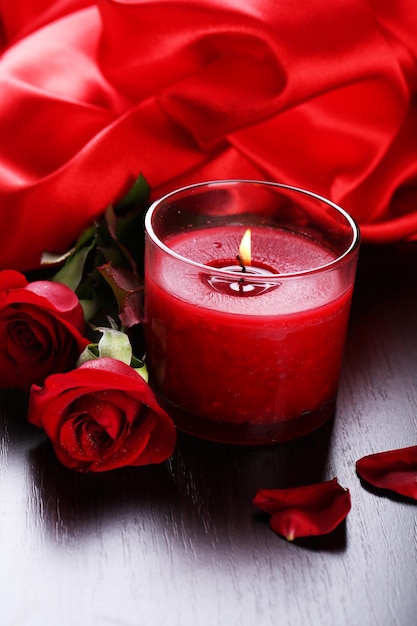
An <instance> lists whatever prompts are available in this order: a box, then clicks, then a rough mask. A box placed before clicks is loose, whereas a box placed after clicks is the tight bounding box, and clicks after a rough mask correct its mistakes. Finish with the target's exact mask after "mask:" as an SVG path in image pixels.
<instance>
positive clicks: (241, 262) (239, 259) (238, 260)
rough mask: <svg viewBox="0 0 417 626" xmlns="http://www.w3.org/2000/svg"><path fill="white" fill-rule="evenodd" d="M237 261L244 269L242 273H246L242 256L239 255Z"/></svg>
mask: <svg viewBox="0 0 417 626" xmlns="http://www.w3.org/2000/svg"><path fill="white" fill-rule="evenodd" d="M236 259H237V262H238V263H239V265H240V267H241V269H242V272H246V266H245V264H244V262H243V261H242V258H241V256H240V254H238V255H237V257H236Z"/></svg>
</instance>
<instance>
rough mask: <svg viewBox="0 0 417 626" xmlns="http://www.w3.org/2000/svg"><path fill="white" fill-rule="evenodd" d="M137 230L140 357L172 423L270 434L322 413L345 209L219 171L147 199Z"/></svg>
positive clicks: (228, 437) (264, 438)
mask: <svg viewBox="0 0 417 626" xmlns="http://www.w3.org/2000/svg"><path fill="white" fill-rule="evenodd" d="M145 230H146V244H145V337H146V350H147V365H148V370H149V376H150V383H151V385H152V387H153V389H154V391H155V393H156V395H157V397H158V399H159V401H160V403H161V405H162V406H163V407H164V408H165V409H166V410H167V412H168V413H169V414H170V415H171V417H172V419H173V420H174V422H175V424H176V425H177V427H178V428H179V429H180V430H183V431H185V432H187V433H189V434H192V435H195V436H198V437H202V438H205V439H209V440H213V441H219V442H227V443H236V444H270V443H275V442H282V441H286V440H290V439H294V438H296V437H300V436H301V435H305V434H307V433H309V432H311V431H313V430H315V429H316V428H318V427H319V426H320V425H322V424H323V423H324V422H325V421H326V420H327V419H328V418H330V417H331V416H332V415H333V413H334V410H335V404H336V396H337V388H338V382H339V374H340V368H341V362H342V356H343V348H344V343H345V336H346V330H347V325H348V318H349V310H350V303H351V297H352V291H353V286H354V279H355V272H356V264H357V256H358V248H359V231H358V228H357V225H356V224H355V222H354V220H353V219H352V218H351V217H350V216H349V215H348V214H347V213H346V212H345V211H344V210H343V209H341V208H340V207H339V206H337V205H336V204H334V203H333V202H331V201H329V200H326V199H325V198H323V197H320V196H318V195H316V194H314V193H311V192H309V191H305V190H302V189H298V188H294V187H290V186H287V185H283V184H278V183H272V182H261V181H250V180H223V181H213V182H207V183H201V184H197V185H191V186H188V187H185V188H183V189H179V190H177V191H174V192H172V193H170V194H168V195H166V196H165V197H163V198H161V199H159V200H157V201H156V202H154V203H153V204H152V206H151V207H150V209H149V211H148V212H147V214H146V218H145ZM242 239H243V242H242ZM245 242H246V243H245Z"/></svg>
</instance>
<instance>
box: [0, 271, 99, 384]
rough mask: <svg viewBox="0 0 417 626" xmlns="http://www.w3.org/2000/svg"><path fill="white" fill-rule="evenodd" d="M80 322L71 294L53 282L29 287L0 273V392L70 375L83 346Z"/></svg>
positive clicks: (11, 273) (12, 275)
mask: <svg viewBox="0 0 417 626" xmlns="http://www.w3.org/2000/svg"><path fill="white" fill-rule="evenodd" d="M83 330H84V316H83V311H82V308H81V305H80V303H79V301H78V298H77V296H76V295H75V294H74V292H73V291H71V289H69V288H68V287H66V286H65V285H62V284H60V283H55V282H52V281H46V280H41V281H36V282H32V283H28V281H27V280H26V278H25V277H24V276H23V274H20V273H19V272H16V271H14V270H5V271H3V272H0V386H1V387H3V388H7V387H9V388H16V389H22V390H29V389H30V387H31V385H32V384H33V383H36V384H42V383H43V381H44V380H45V378H46V377H47V376H49V375H50V374H54V373H56V372H64V371H67V370H69V369H72V368H73V367H74V366H75V362H76V360H77V358H78V356H79V355H80V353H81V352H82V351H83V349H84V348H85V346H86V345H87V344H88V340H87V339H85V338H84V337H83V335H82V333H83Z"/></svg>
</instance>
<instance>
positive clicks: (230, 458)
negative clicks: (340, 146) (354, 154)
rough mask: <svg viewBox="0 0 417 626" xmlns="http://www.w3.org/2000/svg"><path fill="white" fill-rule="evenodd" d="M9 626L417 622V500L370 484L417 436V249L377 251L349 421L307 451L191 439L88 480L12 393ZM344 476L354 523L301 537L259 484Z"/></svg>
mask: <svg viewBox="0 0 417 626" xmlns="http://www.w3.org/2000/svg"><path fill="white" fill-rule="evenodd" d="M1 403H2V404H1V406H2V411H1V418H0V436H1V447H0V542H1V546H0V559H1V561H0V563H1V566H0V624H1V625H2V626H37V625H42V626H55V625H56V626H70V625H71V626H72V625H74V626H90V625H92V626H93V625H94V626H142V625H143V626H191V625H192V626H219V625H221V626H223V625H225V626H226V625H228V626H229V625H231V626H235V625H236V626H285V625H287V624H288V625H291V626H309V625H316V624H317V625H318V626H327V625H328V626H339V625H340V626H414V625H415V624H417V503H413V502H412V501H409V500H406V499H403V498H400V497H398V498H396V497H386V495H383V494H381V493H376V492H375V491H372V490H369V489H365V488H364V486H362V485H361V483H360V481H359V479H358V477H357V475H356V473H355V462H356V460H357V459H359V458H360V457H361V456H364V455H366V454H369V453H373V452H378V451H382V450H387V449H392V448H397V447H404V446H410V445H415V444H416V443H417V424H416V415H417V244H414V243H413V244H401V245H397V246H393V247H386V248H369V249H367V248H365V247H363V248H362V251H361V258H360V264H359V270H358V280H357V287H356V291H355V298H354V303H353V310H352V317H351V324H350V331H349V336H348V341H347V346H346V353H345V360H344V368H343V374H342V379H341V384H340V393H339V404H338V410H337V414H336V417H335V420H334V421H333V422H332V423H329V424H327V425H326V426H325V427H324V428H322V429H321V430H320V431H318V432H316V433H314V434H313V435H311V436H309V437H305V438H304V439H301V440H299V441H296V442H292V443H289V444H285V445H281V446H277V447H271V448H256V449H255V448H253V449H244V448H233V447H227V446H221V445H217V444H210V443H205V442H202V441H199V440H195V439H192V438H190V437H187V436H180V437H179V442H178V447H177V450H176V452H175V455H174V456H173V458H172V459H171V460H170V461H169V462H167V463H165V464H163V465H160V466H155V467H145V468H125V469H122V470H118V471H115V472H110V473H107V474H102V475H94V474H91V475H79V474H77V473H74V472H71V471H70V470H66V469H65V468H63V467H62V466H60V464H59V463H58V462H57V461H56V459H55V457H54V455H53V452H52V450H51V448H50V446H49V443H48V442H47V441H45V438H44V435H43V434H42V432H41V431H40V430H38V429H37V428H35V427H33V426H31V425H29V424H27V423H26V421H25V398H24V397H23V395H19V394H16V393H14V394H13V393H9V392H8V393H6V392H5V393H3V394H2V396H1ZM334 476H337V477H338V479H339V482H340V483H341V484H342V485H343V486H345V487H348V488H349V489H350V492H351V497H352V510H351V512H350V514H349V516H348V518H347V520H346V523H345V524H343V525H342V526H340V527H339V528H338V529H336V531H334V532H333V533H331V534H330V535H327V536H325V537H321V538H318V537H316V538H310V539H308V540H302V541H298V542H294V543H288V542H286V541H285V540H284V539H282V538H280V537H278V536H277V535H275V534H274V533H273V532H272V531H271V530H270V528H269V525H268V518H267V517H266V516H265V515H263V514H261V513H259V512H258V511H257V510H256V509H255V508H254V507H253V505H252V503H251V500H252V498H253V496H254V495H255V493H256V490H257V489H258V488H259V487H281V486H292V485H302V484H307V483H311V482H317V481H321V480H327V479H330V478H333V477H334Z"/></svg>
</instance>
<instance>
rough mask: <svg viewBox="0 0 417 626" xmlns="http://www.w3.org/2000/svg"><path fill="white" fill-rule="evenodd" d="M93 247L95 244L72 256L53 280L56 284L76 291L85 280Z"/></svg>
mask: <svg viewBox="0 0 417 626" xmlns="http://www.w3.org/2000/svg"><path fill="white" fill-rule="evenodd" d="M93 247H94V244H91V245H90V246H88V247H85V248H81V249H80V250H78V251H76V252H75V253H74V254H72V255H71V256H70V257H69V258H68V259H67V261H66V263H65V265H64V266H63V267H62V268H61V269H60V270H59V271H58V272H57V273H56V274H55V276H54V277H53V279H52V280H53V281H54V282H56V283H62V284H64V285H67V287H69V288H70V289H72V290H73V291H75V290H76V289H77V287H78V286H79V285H80V283H81V281H82V279H83V275H84V268H85V263H86V261H87V258H88V255H89V254H90V252H91V250H92V249H93Z"/></svg>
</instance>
